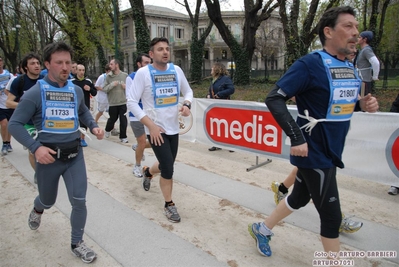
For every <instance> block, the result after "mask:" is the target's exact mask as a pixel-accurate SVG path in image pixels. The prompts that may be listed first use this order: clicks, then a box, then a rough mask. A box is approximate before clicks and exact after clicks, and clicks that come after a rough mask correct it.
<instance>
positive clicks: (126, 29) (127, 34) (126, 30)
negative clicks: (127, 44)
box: [123, 26, 129, 39]
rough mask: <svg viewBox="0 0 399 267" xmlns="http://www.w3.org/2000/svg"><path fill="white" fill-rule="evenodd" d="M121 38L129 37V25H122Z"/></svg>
mask: <svg viewBox="0 0 399 267" xmlns="http://www.w3.org/2000/svg"><path fill="white" fill-rule="evenodd" d="M123 39H129V27H128V26H125V27H123Z"/></svg>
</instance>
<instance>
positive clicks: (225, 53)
mask: <svg viewBox="0 0 399 267" xmlns="http://www.w3.org/2000/svg"><path fill="white" fill-rule="evenodd" d="M222 59H227V51H226V50H222Z"/></svg>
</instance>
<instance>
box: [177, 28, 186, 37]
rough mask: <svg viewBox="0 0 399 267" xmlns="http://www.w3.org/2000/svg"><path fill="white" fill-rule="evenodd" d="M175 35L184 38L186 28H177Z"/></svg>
mask: <svg viewBox="0 0 399 267" xmlns="http://www.w3.org/2000/svg"><path fill="white" fill-rule="evenodd" d="M175 37H176V39H184V29H181V28H177V29H176V34H175Z"/></svg>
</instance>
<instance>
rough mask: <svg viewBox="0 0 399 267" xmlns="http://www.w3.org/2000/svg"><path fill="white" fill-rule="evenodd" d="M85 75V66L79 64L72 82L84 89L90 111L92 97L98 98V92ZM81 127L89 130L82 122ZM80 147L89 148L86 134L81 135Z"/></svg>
mask: <svg viewBox="0 0 399 267" xmlns="http://www.w3.org/2000/svg"><path fill="white" fill-rule="evenodd" d="M85 73H86V69H85V66H83V65H82V64H79V65H78V66H77V71H76V76H75V78H72V80H71V81H72V83H73V84H76V85H77V86H79V87H80V88H82V90H83V95H84V102H85V105H86V107H87V108H88V109H90V96H96V95H97V90H96V88H95V87H94V84H93V82H92V81H91V80H90V79H89V78H87V77H85ZM80 127H82V128H84V129H85V130H87V126H86V125H84V124H83V123H82V122H80ZM80 145H81V146H82V147H86V146H87V143H86V141H85V133H82V134H81V135H80Z"/></svg>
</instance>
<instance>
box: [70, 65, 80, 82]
mask: <svg viewBox="0 0 399 267" xmlns="http://www.w3.org/2000/svg"><path fill="white" fill-rule="evenodd" d="M77 68H78V63H76V62H75V61H72V67H71V73H70V74H69V79H73V78H75V77H76V73H77V71H78V69H77Z"/></svg>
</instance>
